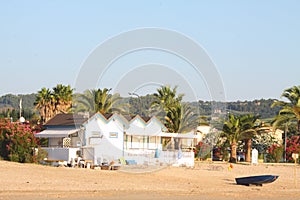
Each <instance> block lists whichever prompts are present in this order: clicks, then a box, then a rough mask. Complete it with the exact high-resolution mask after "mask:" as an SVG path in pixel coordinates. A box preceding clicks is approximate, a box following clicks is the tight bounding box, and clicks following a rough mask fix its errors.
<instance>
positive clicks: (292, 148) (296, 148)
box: [286, 136, 300, 162]
mask: <svg viewBox="0 0 300 200" xmlns="http://www.w3.org/2000/svg"><path fill="white" fill-rule="evenodd" d="M293 153H300V137H299V136H292V137H290V138H288V139H287V142H286V158H287V160H288V161H291V162H292V161H293V158H292V154H293Z"/></svg>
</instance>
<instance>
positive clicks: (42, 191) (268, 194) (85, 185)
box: [0, 161, 300, 200]
mask: <svg viewBox="0 0 300 200" xmlns="http://www.w3.org/2000/svg"><path fill="white" fill-rule="evenodd" d="M228 166H229V164H228V163H222V162H215V163H207V162H201V163H197V164H196V165H195V167H194V168H176V167H166V168H164V169H161V170H158V171H154V172H151V173H126V172H122V171H107V170H92V169H79V168H65V167H50V166H42V165H35V164H20V163H13V162H6V161H0V181H1V183H0V184H1V188H0V199H1V200H4V199H11V200H14V199H23V200H24V199H25V200H27V199H28V200H29V199H72V200H74V199H91V200H94V199H121V200H122V199H145V200H146V199H190V200H193V199H222V200H223V199H224V200H225V199H299V197H300V179H299V177H300V167H299V166H297V168H296V169H297V171H296V173H297V180H298V185H296V184H297V182H296V183H295V179H294V173H295V170H294V169H295V167H294V165H284V164H259V165H257V166H253V165H242V164H234V165H233V169H232V170H229V169H228ZM262 174H272V175H279V179H278V180H276V181H275V182H273V183H270V184H266V185H263V186H262V187H260V186H241V185H236V183H235V178H236V177H242V176H249V175H262Z"/></svg>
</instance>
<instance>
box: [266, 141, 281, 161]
mask: <svg viewBox="0 0 300 200" xmlns="http://www.w3.org/2000/svg"><path fill="white" fill-rule="evenodd" d="M283 151H284V148H283V146H282V145H280V144H273V145H272V146H271V147H270V148H269V149H268V153H269V154H268V155H267V159H268V161H269V162H276V163H279V161H280V160H281V159H282V156H283Z"/></svg>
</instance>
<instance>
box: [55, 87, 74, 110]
mask: <svg viewBox="0 0 300 200" xmlns="http://www.w3.org/2000/svg"><path fill="white" fill-rule="evenodd" d="M53 96H54V101H53V104H54V106H53V107H54V113H55V114H57V113H60V112H68V111H69V110H70V108H71V106H72V96H73V89H72V88H71V86H70V85H68V86H64V85H62V84H58V85H57V86H56V87H54V88H53Z"/></svg>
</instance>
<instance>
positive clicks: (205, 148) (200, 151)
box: [194, 142, 211, 160]
mask: <svg viewBox="0 0 300 200" xmlns="http://www.w3.org/2000/svg"><path fill="white" fill-rule="evenodd" d="M210 149H211V147H210V146H209V145H208V144H206V143H203V142H199V143H198V144H197V145H196V146H195V151H194V153H195V157H197V158H200V159H202V160H205V159H207V158H209V156H210Z"/></svg>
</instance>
